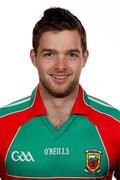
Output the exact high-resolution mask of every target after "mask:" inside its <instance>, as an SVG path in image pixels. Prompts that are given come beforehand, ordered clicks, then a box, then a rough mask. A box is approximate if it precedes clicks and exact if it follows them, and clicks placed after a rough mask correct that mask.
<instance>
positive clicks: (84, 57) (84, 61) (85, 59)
mask: <svg viewBox="0 0 120 180" xmlns="http://www.w3.org/2000/svg"><path fill="white" fill-rule="evenodd" d="M88 57H89V51H88V50H86V51H85V52H84V54H83V67H84V66H85V65H86V62H87V59H88Z"/></svg>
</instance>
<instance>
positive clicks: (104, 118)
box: [0, 86, 120, 180]
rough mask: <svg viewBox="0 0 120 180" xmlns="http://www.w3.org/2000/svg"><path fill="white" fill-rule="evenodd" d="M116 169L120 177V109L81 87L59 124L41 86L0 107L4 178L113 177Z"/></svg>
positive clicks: (0, 159) (1, 171) (108, 179)
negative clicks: (48, 109)
mask: <svg viewBox="0 0 120 180" xmlns="http://www.w3.org/2000/svg"><path fill="white" fill-rule="evenodd" d="M66 108H67V107H66ZM113 174H114V175H115V177H116V178H117V179H120V111H118V110H117V109H115V108H113V107H112V106H111V105H109V104H107V103H105V102H103V101H101V100H99V99H96V98H94V97H92V96H89V95H87V94H86V92H85V91H84V90H83V89H82V87H81V86H80V89H79V94H78V97H77V100H76V102H75V104H74V107H73V109H72V112H71V116H70V118H69V119H68V120H67V121H66V122H65V123H64V124H63V125H62V126H61V127H60V128H55V127H54V125H53V124H52V123H51V122H50V120H49V119H48V117H47V113H46V110H45V107H44V103H43V102H42V99H41V96H40V90H39V86H37V87H36V88H35V89H34V91H33V92H32V95H31V96H29V97H27V98H24V99H21V100H19V101H16V102H14V103H11V104H9V105H7V106H5V107H3V108H1V109H0V177H1V179H2V180H23V179H24V180H25V179H26V180H28V179H31V180H52V179H54V180H55V179H59V180H65V179H66V180H68V179H70V180H78V179H80V180H83V179H85V180H88V179H96V178H98V179H100V180H111V178H112V175H113Z"/></svg>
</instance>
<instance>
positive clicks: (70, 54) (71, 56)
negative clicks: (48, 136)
mask: <svg viewBox="0 0 120 180" xmlns="http://www.w3.org/2000/svg"><path fill="white" fill-rule="evenodd" d="M68 57H69V59H73V60H74V59H76V58H77V57H78V54H77V53H73V52H70V53H69V54H68Z"/></svg>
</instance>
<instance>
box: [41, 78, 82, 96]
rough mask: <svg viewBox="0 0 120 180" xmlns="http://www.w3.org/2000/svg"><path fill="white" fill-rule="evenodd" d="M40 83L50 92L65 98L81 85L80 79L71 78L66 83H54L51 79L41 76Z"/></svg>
mask: <svg viewBox="0 0 120 180" xmlns="http://www.w3.org/2000/svg"><path fill="white" fill-rule="evenodd" d="M40 84H41V85H42V87H43V88H44V90H45V91H47V93H48V94H50V95H52V96H54V97H58V98H63V97H66V96H68V95H69V94H71V93H72V92H73V91H74V90H75V89H76V88H77V86H78V85H79V79H75V80H71V81H69V82H67V83H66V84H67V85H66V84H65V85H53V83H51V81H50V80H49V79H45V78H42V77H41V78H40Z"/></svg>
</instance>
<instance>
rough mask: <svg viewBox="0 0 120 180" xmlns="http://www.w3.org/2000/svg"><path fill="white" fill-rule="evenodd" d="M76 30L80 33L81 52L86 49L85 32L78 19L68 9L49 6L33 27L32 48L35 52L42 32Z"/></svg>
mask: <svg viewBox="0 0 120 180" xmlns="http://www.w3.org/2000/svg"><path fill="white" fill-rule="evenodd" d="M63 30H77V31H78V32H79V33H80V38H81V46H82V51H83V53H84V52H85V51H86V50H87V42H86V32H85V29H84V27H83V25H82V23H81V22H80V20H79V19H78V18H77V17H76V16H75V15H73V14H72V13H71V12H70V11H68V10H66V9H63V8H59V7H58V8H49V9H47V10H46V11H44V15H43V17H42V18H41V19H40V20H39V21H38V22H37V23H36V25H35V27H34V29H33V40H32V44H33V48H34V51H35V52H36V53H37V49H38V46H39V40H40V38H41V36H42V34H43V33H44V32H47V31H63Z"/></svg>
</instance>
